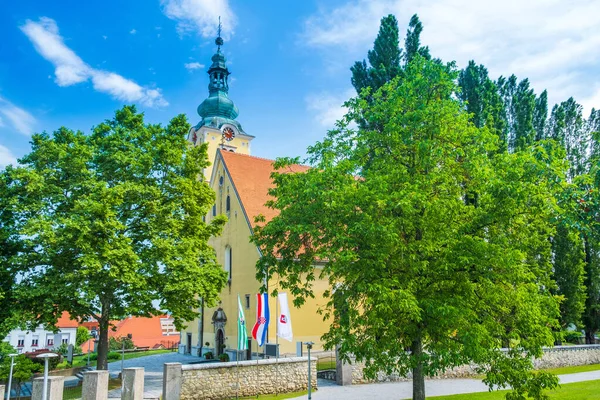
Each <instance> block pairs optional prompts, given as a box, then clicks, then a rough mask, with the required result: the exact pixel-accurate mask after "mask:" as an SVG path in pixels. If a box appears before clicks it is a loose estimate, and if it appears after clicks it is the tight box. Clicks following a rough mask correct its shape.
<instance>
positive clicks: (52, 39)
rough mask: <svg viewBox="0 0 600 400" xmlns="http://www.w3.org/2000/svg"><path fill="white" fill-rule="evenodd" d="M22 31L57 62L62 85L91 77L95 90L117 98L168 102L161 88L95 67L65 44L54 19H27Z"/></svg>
mask: <svg viewBox="0 0 600 400" xmlns="http://www.w3.org/2000/svg"><path fill="white" fill-rule="evenodd" d="M21 30H22V31H23V33H25V35H27V37H28V38H29V40H30V41H31V42H32V43H33V46H34V47H35V49H36V50H37V52H38V53H39V54H40V55H41V56H42V57H44V58H45V59H46V60H48V61H50V62H51V63H52V64H53V65H54V67H55V71H54V74H55V76H56V79H55V82H56V83H57V84H58V85H59V86H71V85H74V84H77V83H81V82H86V81H88V80H91V81H92V85H93V87H94V89H96V90H97V91H99V92H103V93H107V94H109V95H111V96H112V97H113V98H115V99H117V100H122V101H128V102H139V103H141V104H143V105H146V106H148V107H163V106H167V105H168V104H169V103H167V101H166V100H165V99H164V98H163V97H162V95H161V93H160V89H151V88H147V87H142V86H140V85H138V84H137V83H135V82H134V81H132V80H130V79H127V78H125V77H123V76H121V75H119V74H116V73H114V72H110V71H104V70H99V69H95V68H92V67H91V66H89V65H88V64H86V63H85V62H84V61H83V60H82V59H81V58H80V57H79V56H78V55H77V54H75V52H74V51H73V50H71V49H70V48H68V47H67V46H66V45H65V43H64V39H63V38H62V37H61V36H60V34H59V32H58V26H57V25H56V22H55V21H54V20H53V19H50V18H47V17H42V18H40V20H39V21H38V22H34V21H31V20H27V21H26V22H25V25H23V26H21ZM105 39H106V37H105Z"/></svg>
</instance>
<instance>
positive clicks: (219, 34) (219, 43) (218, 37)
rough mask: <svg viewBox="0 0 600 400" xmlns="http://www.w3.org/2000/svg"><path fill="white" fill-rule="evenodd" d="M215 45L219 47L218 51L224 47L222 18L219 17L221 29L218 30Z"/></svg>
mask: <svg viewBox="0 0 600 400" xmlns="http://www.w3.org/2000/svg"><path fill="white" fill-rule="evenodd" d="M215 44H216V45H217V51H220V50H221V46H223V38H222V37H221V16H219V27H218V28H217V38H216V39H215Z"/></svg>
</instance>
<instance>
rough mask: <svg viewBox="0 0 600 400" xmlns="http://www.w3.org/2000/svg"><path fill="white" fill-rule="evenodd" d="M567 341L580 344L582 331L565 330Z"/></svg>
mask: <svg viewBox="0 0 600 400" xmlns="http://www.w3.org/2000/svg"><path fill="white" fill-rule="evenodd" d="M563 335H564V338H565V342H567V343H574V344H579V338H580V337H581V332H578V331H564V332H563Z"/></svg>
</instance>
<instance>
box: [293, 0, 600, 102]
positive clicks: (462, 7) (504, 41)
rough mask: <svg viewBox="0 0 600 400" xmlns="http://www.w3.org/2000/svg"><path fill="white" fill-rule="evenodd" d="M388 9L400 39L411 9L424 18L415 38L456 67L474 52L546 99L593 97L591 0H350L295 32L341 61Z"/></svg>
mask: <svg viewBox="0 0 600 400" xmlns="http://www.w3.org/2000/svg"><path fill="white" fill-rule="evenodd" d="M390 13H392V14H394V15H395V16H396V18H397V19H398V22H399V24H400V31H401V36H402V38H401V40H402V41H403V39H404V35H405V32H406V28H407V24H408V21H409V20H410V17H411V16H412V15H413V14H415V13H417V14H418V15H419V18H420V19H421V21H422V22H423V25H424V30H423V33H422V35H421V41H422V43H423V44H424V45H427V46H429V47H430V49H431V53H432V55H433V56H434V57H440V58H442V59H443V60H446V61H451V60H456V61H457V63H458V65H459V67H464V66H466V65H467V63H468V61H469V60H471V59H474V60H475V61H476V62H477V63H480V64H484V65H485V66H486V67H487V68H488V70H489V72H490V76H491V77H492V78H496V77H498V76H499V75H504V76H506V75H510V74H512V73H514V74H516V75H517V76H518V77H519V78H520V79H523V78H529V79H530V81H531V83H532V85H533V87H534V88H535V89H536V91H537V92H538V93H539V92H541V91H542V90H543V89H548V95H549V100H550V103H551V105H552V103H555V102H560V101H563V100H566V98H567V97H569V96H574V97H575V98H576V99H578V100H580V101H582V102H583V101H588V100H587V99H593V98H596V99H598V98H599V97H600V91H599V90H600V88H599V87H597V86H595V85H594V84H592V83H594V82H596V80H597V78H596V77H597V71H598V69H599V68H600V52H598V51H597V49H598V48H599V47H600V31H599V30H598V26H600V2H598V1H596V0H574V1H569V2H565V1H560V0H530V1H526V2H524V1H522V0H505V1H503V2H491V1H478V0H352V1H350V2H348V3H346V4H345V5H342V6H340V7H337V8H330V9H322V10H321V11H320V12H319V13H317V14H315V15H313V16H311V17H309V18H308V19H306V20H305V23H304V30H303V33H302V36H301V39H302V42H304V43H306V44H307V45H308V46H310V47H315V48H319V49H322V50H324V51H326V52H327V53H326V54H327V56H328V58H333V59H342V60H345V61H346V62H345V63H342V65H344V66H345V68H348V67H349V66H350V65H351V64H352V63H353V61H356V60H359V59H363V58H366V55H367V50H368V49H370V48H371V47H372V45H373V40H374V39H375V36H376V35H377V30H378V29H379V21H380V19H381V18H382V17H383V16H385V15H387V14H390ZM402 44H403V42H402ZM338 73H339V71H338ZM347 73H348V80H349V72H347ZM567 89H568V90H569V91H570V92H567ZM594 96H595V97H594ZM584 105H586V108H589V105H588V104H584ZM599 106H600V104H596V108H598V107H599Z"/></svg>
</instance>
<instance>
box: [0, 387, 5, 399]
mask: <svg viewBox="0 0 600 400" xmlns="http://www.w3.org/2000/svg"><path fill="white" fill-rule="evenodd" d="M4 390H6V389H5V388H4V385H0V399H3V398H4Z"/></svg>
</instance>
